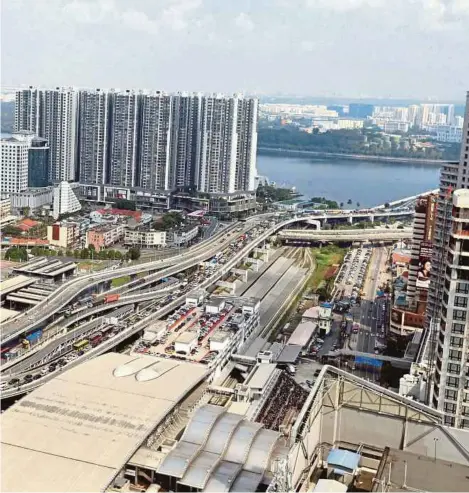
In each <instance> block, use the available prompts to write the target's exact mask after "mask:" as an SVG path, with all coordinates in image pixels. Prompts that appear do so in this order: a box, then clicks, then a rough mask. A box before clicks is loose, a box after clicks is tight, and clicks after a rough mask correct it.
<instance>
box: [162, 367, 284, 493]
mask: <svg viewBox="0 0 469 493" xmlns="http://www.w3.org/2000/svg"><path fill="white" fill-rule="evenodd" d="M273 366H275V365H273ZM202 431H203V433H202ZM206 433H207V436H205V434H206ZM202 435H203V436H204V438H202ZM188 437H191V439H193V440H194V439H195V440H197V442H198V443H191V442H188V441H186V440H187V438H188ZM279 437H280V434H279V433H277V432H275V431H271V430H266V429H263V428H262V425H261V424H260V423H252V422H250V421H247V420H245V419H243V417H242V416H240V415H237V414H233V413H227V412H225V408H223V407H221V406H220V407H219V406H212V405H208V404H207V405H205V406H203V407H201V408H199V409H198V410H197V411H196V413H195V414H194V417H193V418H192V420H191V422H190V423H189V425H188V426H187V428H186V431H185V432H184V434H183V436H182V439H181V441H180V442H179V443H178V444H177V445H176V447H175V448H174V449H173V450H172V451H171V452H170V453H169V454H168V455H167V456H166V458H165V459H164V460H163V462H162V464H161V466H160V467H159V469H158V472H159V473H160V474H165V475H167V476H171V477H173V478H177V479H179V481H178V483H180V484H181V485H185V486H190V487H192V488H197V489H202V490H205V491H230V490H231V486H232V485H234V484H235V482H236V481H237V478H238V477H239V476H240V475H241V479H240V480H239V481H238V483H237V484H238V485H239V487H240V488H242V487H243V486H244V485H249V488H248V489H246V490H242V491H255V490H256V488H257V486H258V485H259V483H260V481H261V480H262V476H263V475H264V472H265V470H266V468H267V466H268V465H269V461H270V457H271V455H272V452H273V450H274V448H275V446H276V444H277V442H278V439H279ZM275 450H276V452H277V455H278V454H280V452H281V451H282V450H283V449H279V448H278V447H277V448H275ZM280 455H281V454H280ZM251 485H252V486H251Z"/></svg>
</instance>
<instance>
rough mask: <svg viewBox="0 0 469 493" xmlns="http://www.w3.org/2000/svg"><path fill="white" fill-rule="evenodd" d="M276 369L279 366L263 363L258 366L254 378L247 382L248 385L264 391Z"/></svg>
mask: <svg viewBox="0 0 469 493" xmlns="http://www.w3.org/2000/svg"><path fill="white" fill-rule="evenodd" d="M276 368H277V365H275V364H273V363H262V364H259V365H257V367H256V369H255V370H254V373H253V375H252V377H251V378H250V379H249V381H248V382H247V385H248V386H249V387H251V388H255V389H263V388H264V387H265V386H266V384H267V382H268V381H269V379H270V377H271V376H272V374H273V373H274V371H275V369H276Z"/></svg>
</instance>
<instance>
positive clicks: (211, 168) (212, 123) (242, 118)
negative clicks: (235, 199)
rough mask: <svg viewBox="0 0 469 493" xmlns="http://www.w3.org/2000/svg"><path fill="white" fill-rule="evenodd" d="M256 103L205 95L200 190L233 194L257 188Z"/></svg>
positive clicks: (199, 174) (201, 131)
mask: <svg viewBox="0 0 469 493" xmlns="http://www.w3.org/2000/svg"><path fill="white" fill-rule="evenodd" d="M257 105H258V103H257V100H255V99H247V100H246V99H244V98H243V97H242V96H240V95H234V96H233V97H230V98H227V97H225V96H223V95H222V94H216V95H213V96H206V97H204V98H203V103H202V118H201V125H200V137H199V138H200V154H199V155H200V158H199V173H198V183H197V185H198V190H199V191H201V192H207V193H233V192H236V191H238V190H239V191H242V190H254V189H255V177H256V175H257V170H256V152H255V150H256V146H257Z"/></svg>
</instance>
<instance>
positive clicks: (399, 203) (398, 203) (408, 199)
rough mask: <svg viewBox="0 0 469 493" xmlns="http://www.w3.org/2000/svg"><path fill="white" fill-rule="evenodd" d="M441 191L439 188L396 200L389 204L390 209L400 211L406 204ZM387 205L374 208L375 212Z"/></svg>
mask: <svg viewBox="0 0 469 493" xmlns="http://www.w3.org/2000/svg"><path fill="white" fill-rule="evenodd" d="M439 191H440V190H439V189H438V188H437V189H435V190H429V191H428V192H423V193H420V194H418V195H412V196H411V197H405V198H403V199H399V200H394V201H393V202H388V204H389V207H390V208H392V209H399V207H400V206H402V205H405V204H406V203H410V202H414V201H415V200H417V199H418V198H419V197H426V196H427V195H432V194H434V193H438V192H439ZM384 208H385V205H384V204H381V205H377V206H375V207H372V209H374V210H379V209H384Z"/></svg>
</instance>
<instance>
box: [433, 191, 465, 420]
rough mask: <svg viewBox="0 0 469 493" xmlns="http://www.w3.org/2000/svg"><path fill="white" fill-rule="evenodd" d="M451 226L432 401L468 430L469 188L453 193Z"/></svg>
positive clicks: (447, 417) (446, 414)
mask: <svg viewBox="0 0 469 493" xmlns="http://www.w3.org/2000/svg"><path fill="white" fill-rule="evenodd" d="M452 225H453V226H452V229H451V234H450V240H449V245H448V254H447V258H446V262H445V267H446V268H445V277H444V288H443V299H442V303H441V313H440V326H439V333H438V341H437V350H436V365H435V374H434V387H433V401H432V403H433V406H434V407H436V408H437V409H438V410H440V411H442V412H443V413H444V415H445V424H447V425H450V426H455V427H457V428H466V429H469V190H464V189H460V190H456V191H455V192H454V194H453V209H452Z"/></svg>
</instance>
